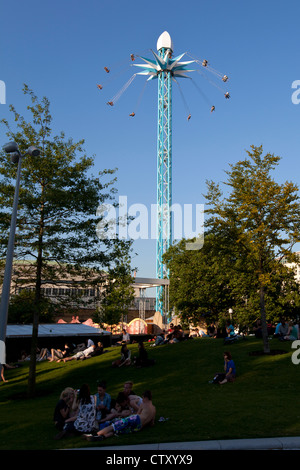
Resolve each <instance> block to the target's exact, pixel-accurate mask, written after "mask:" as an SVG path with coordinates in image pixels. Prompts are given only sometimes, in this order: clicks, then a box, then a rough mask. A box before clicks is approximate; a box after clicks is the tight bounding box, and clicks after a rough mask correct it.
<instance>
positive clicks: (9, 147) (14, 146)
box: [3, 142, 19, 153]
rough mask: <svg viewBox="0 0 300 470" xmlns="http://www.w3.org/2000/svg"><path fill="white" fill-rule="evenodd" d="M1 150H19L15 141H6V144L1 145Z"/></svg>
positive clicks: (6, 151)
mask: <svg viewBox="0 0 300 470" xmlns="http://www.w3.org/2000/svg"><path fill="white" fill-rule="evenodd" d="M3 150H4V152H5V153H13V152H19V147H18V144H17V143H16V142H8V143H7V144H5V145H3Z"/></svg>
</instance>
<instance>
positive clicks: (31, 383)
mask: <svg viewBox="0 0 300 470" xmlns="http://www.w3.org/2000/svg"><path fill="white" fill-rule="evenodd" d="M43 233H44V204H42V205H41V216H40V230H39V239H38V256H37V267H36V284H35V302H34V312H33V320H32V339H31V352H30V365H29V375H28V391H27V395H28V397H34V395H35V383H36V380H35V376H36V355H37V346H38V332H39V316H40V315H39V314H40V301H41V286H42V266H43Z"/></svg>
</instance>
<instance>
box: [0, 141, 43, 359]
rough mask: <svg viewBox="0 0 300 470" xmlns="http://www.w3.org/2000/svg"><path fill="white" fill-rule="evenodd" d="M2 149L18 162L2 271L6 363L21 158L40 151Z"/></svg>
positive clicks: (0, 331) (0, 320) (0, 343)
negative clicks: (3, 269)
mask: <svg viewBox="0 0 300 470" xmlns="http://www.w3.org/2000/svg"><path fill="white" fill-rule="evenodd" d="M3 149H4V151H5V152H6V153H8V154H10V155H11V161H12V162H13V163H18V169H17V177H16V186H15V195H14V202H13V210H12V215H11V222H10V232H9V239H8V245H7V253H6V262H5V271H4V278H3V285H2V293H1V304H0V364H5V363H6V348H5V339H6V326H7V314H8V305H9V297H10V284H11V274H12V265H13V256H14V243H15V233H16V223H17V212H18V202H19V189H20V178H21V165H22V158H23V157H25V155H31V156H33V157H37V156H39V154H40V151H39V150H38V149H37V148H36V147H34V146H30V147H29V148H28V149H27V150H26V152H25V154H24V155H21V152H20V151H19V148H18V144H17V143H16V142H9V143H8V144H6V145H4V147H3Z"/></svg>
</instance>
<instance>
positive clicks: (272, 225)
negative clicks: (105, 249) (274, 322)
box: [166, 146, 300, 352]
mask: <svg viewBox="0 0 300 470" xmlns="http://www.w3.org/2000/svg"><path fill="white" fill-rule="evenodd" d="M247 155H248V158H245V159H244V160H242V161H238V162H237V163H235V164H231V165H230V170H228V171H226V174H227V177H228V179H227V181H226V182H225V183H224V185H225V188H226V189H227V191H226V195H225V196H224V195H223V192H222V190H221V188H220V184H217V183H215V182H213V181H208V182H207V194H206V196H205V197H206V200H207V209H206V211H205V212H206V221H205V241H204V246H203V248H202V250H200V251H199V252H198V253H196V254H195V252H184V244H183V243H182V244H179V245H178V246H175V247H172V248H171V249H170V250H169V253H168V254H167V256H166V260H167V262H169V267H170V269H171V287H170V293H173V296H174V297H173V299H174V302H175V304H176V305H177V308H178V309H179V310H181V311H182V312H183V313H184V312H185V311H188V312H189V314H190V315H192V316H193V315H194V313H197V312H198V313H199V312H201V311H202V312H203V311H204V310H208V311H209V312H211V313H214V314H216V312H219V314H224V312H225V311H226V310H227V311H228V309H229V308H233V309H234V311H235V315H236V316H237V317H238V319H239V320H240V322H243V321H247V320H248V321H249V319H251V318H252V319H253V321H254V319H255V317H256V318H257V317H260V318H261V320H262V325H263V338H264V350H265V352H268V350H269V343H268V333H267V323H266V320H267V317H268V319H269V318H270V319H272V316H273V315H274V314H276V315H279V313H280V311H291V310H292V307H291V306H292V305H293V306H294V307H297V308H298V307H299V286H298V285H297V284H296V283H295V281H294V278H293V274H292V272H291V270H289V269H288V268H287V267H286V266H284V265H283V261H290V262H292V261H295V260H296V261H297V259H296V258H295V254H294V253H293V251H292V249H293V247H294V245H295V243H296V242H298V241H299V240H300V237H299V236H300V203H299V194H298V187H297V186H296V185H295V184H293V183H291V182H285V183H283V184H279V183H277V182H276V181H275V180H274V178H273V177H272V172H273V171H274V170H275V168H276V166H277V165H278V164H279V161H280V157H278V156H274V155H272V154H270V153H267V154H265V155H263V148H262V146H260V147H255V146H252V147H251V150H250V151H247ZM188 282H190V285H189V286H187V283H188ZM172 284H173V287H172ZM171 295H172V294H171ZM183 299H186V300H185V301H183ZM185 302H186V303H185ZM266 308H267V309H268V311H266ZM272 314H273V315H272ZM273 318H274V316H273Z"/></svg>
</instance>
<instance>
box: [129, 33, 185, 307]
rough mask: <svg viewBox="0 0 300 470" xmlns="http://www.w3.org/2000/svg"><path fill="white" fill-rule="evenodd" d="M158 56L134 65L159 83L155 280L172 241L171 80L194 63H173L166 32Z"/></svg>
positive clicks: (163, 274) (159, 300)
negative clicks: (141, 68)
mask: <svg viewBox="0 0 300 470" xmlns="http://www.w3.org/2000/svg"><path fill="white" fill-rule="evenodd" d="M157 51H158V54H156V53H154V52H153V51H152V53H153V55H154V60H149V59H146V58H144V57H141V59H142V60H144V61H145V62H146V64H147V67H146V68H145V65H144V64H134V65H135V66H137V67H143V68H144V70H143V71H142V72H139V73H138V74H139V75H150V76H149V78H148V80H152V79H154V78H157V79H158V128H157V243H156V277H157V278H158V279H164V278H168V277H169V273H168V270H167V268H166V266H165V264H164V263H163V255H164V253H166V251H167V250H168V249H169V247H170V245H171V244H172V241H173V230H172V210H171V209H172V80H176V77H187V76H186V75H185V72H191V70H187V69H186V68H185V67H186V65H188V64H191V63H193V62H194V61H188V62H180V59H181V58H182V57H183V55H184V54H182V55H180V56H178V57H176V58H174V59H172V54H173V45H172V41H171V37H170V35H169V33H168V32H167V31H165V32H164V33H162V35H161V36H160V37H159V39H158V41H157ZM156 310H157V311H159V312H160V313H161V314H162V315H163V314H164V313H166V312H164V300H163V287H157V293H156Z"/></svg>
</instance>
